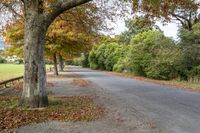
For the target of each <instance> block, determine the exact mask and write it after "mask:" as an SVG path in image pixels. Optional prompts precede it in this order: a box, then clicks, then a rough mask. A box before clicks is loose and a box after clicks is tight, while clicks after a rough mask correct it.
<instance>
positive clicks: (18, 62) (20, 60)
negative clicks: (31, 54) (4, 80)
mask: <svg viewBox="0 0 200 133" xmlns="http://www.w3.org/2000/svg"><path fill="white" fill-rule="evenodd" d="M22 63H23V60H22V59H16V60H14V64H22Z"/></svg>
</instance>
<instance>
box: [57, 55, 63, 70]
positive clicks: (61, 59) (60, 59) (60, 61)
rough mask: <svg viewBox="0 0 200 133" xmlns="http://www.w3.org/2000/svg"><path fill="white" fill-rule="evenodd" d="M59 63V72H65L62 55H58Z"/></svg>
mask: <svg viewBox="0 0 200 133" xmlns="http://www.w3.org/2000/svg"><path fill="white" fill-rule="evenodd" d="M58 61H59V71H61V72H63V71H64V70H63V69H64V64H63V58H62V56H61V55H60V54H59V55H58Z"/></svg>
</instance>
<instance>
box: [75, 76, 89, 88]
mask: <svg viewBox="0 0 200 133" xmlns="http://www.w3.org/2000/svg"><path fill="white" fill-rule="evenodd" d="M71 84H72V85H77V86H79V87H87V86H89V85H90V84H91V82H90V81H87V80H84V79H80V78H76V79H73V81H72V83H71Z"/></svg>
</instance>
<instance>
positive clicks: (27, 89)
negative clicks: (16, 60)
mask: <svg viewBox="0 0 200 133" xmlns="http://www.w3.org/2000/svg"><path fill="white" fill-rule="evenodd" d="M28 6H30V5H28ZM26 8H27V9H26V13H25V18H26V19H25V36H24V43H25V45H24V63H25V64H24V67H25V69H24V70H25V72H24V84H23V92H22V97H21V100H20V105H21V106H26V107H45V106H48V97H47V92H46V69H45V62H44V43H45V35H46V32H47V26H44V22H43V20H42V18H41V17H40V14H39V13H38V11H37V10H36V11H35V10H34V8H35V5H34V7H26Z"/></svg>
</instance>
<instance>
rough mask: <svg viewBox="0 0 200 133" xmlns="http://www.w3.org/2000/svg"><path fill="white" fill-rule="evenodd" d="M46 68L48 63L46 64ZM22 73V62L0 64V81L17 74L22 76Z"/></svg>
mask: <svg viewBox="0 0 200 133" xmlns="http://www.w3.org/2000/svg"><path fill="white" fill-rule="evenodd" d="M46 67H47V68H49V67H50V65H47V66H46ZM23 73H24V65H23V64H20V65H18V64H0V81H1V80H6V79H10V78H14V77H18V76H22V75H23Z"/></svg>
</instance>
